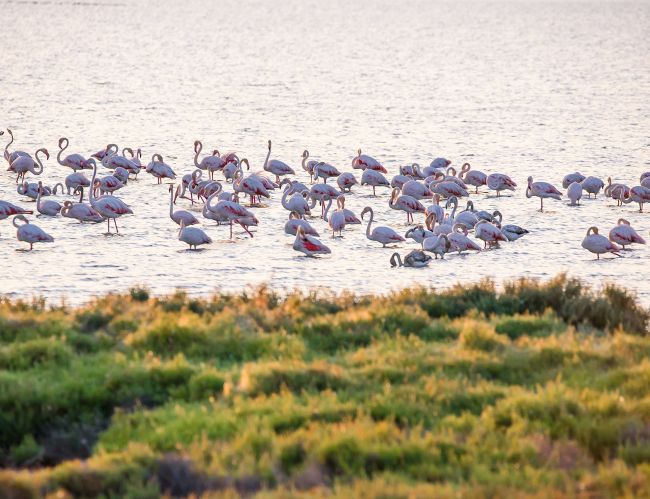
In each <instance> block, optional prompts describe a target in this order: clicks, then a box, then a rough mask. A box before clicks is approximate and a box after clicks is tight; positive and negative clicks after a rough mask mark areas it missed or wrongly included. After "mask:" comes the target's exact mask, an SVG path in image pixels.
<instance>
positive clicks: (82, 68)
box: [0, 0, 650, 303]
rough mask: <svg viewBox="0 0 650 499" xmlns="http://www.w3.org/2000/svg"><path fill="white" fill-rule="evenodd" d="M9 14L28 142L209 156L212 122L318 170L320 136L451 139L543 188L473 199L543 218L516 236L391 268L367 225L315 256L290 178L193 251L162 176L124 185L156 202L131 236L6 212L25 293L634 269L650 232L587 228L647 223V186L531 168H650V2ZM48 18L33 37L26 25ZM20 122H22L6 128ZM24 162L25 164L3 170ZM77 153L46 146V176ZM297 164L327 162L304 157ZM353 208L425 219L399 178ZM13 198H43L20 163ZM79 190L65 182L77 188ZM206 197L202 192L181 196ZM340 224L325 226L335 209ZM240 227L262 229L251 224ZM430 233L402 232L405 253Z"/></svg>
mask: <svg viewBox="0 0 650 499" xmlns="http://www.w3.org/2000/svg"><path fill="white" fill-rule="evenodd" d="M0 8H1V9H2V12H3V16H4V18H3V29H2V31H0V44H1V45H2V47H3V51H2V66H3V68H4V69H5V70H4V71H1V72H0V86H1V88H2V99H0V127H2V128H6V127H11V128H13V130H14V132H15V135H16V139H17V140H16V143H15V144H14V146H15V148H20V149H24V150H28V151H33V150H35V149H36V148H37V147H41V146H46V147H48V148H49V149H50V152H55V153H56V151H57V148H56V144H57V139H58V138H59V137H60V136H67V137H69V139H70V144H71V146H70V151H71V152H80V153H82V154H89V153H91V152H94V151H96V150H97V149H99V148H100V147H102V146H104V145H105V144H106V143H107V142H117V143H118V144H119V145H120V146H130V147H141V148H142V149H143V151H144V153H145V156H146V157H147V158H148V157H150V155H151V154H152V153H153V152H160V153H162V154H163V155H164V156H165V158H166V160H167V161H168V162H169V163H170V164H172V165H173V167H174V168H175V170H176V172H177V173H179V174H183V173H188V172H190V171H192V169H193V162H192V159H193V148H192V143H193V141H194V140H195V139H201V140H203V141H204V144H205V148H206V150H210V149H212V148H213V147H217V148H219V149H220V150H222V151H226V150H236V151H239V152H240V153H241V154H243V155H244V156H246V157H248V158H249V159H250V161H251V166H252V167H253V169H255V170H257V169H260V168H261V166H262V164H263V161H264V157H265V154H266V149H265V146H266V140H267V139H268V138H271V139H273V141H274V151H273V156H274V157H276V158H278V159H282V160H284V161H286V162H287V163H289V164H290V165H292V166H293V167H294V168H296V169H297V170H299V169H300V155H301V153H302V150H303V149H304V148H308V149H309V150H310V152H311V153H312V156H314V157H316V158H320V159H323V160H327V161H328V162H330V163H332V164H334V165H335V166H337V167H338V168H339V169H349V168H350V161H351V159H352V157H353V156H354V154H355V151H356V150H357V148H358V147H362V148H363V150H364V152H367V153H368V154H371V155H373V156H376V157H377V158H378V159H380V160H381V161H382V162H384V164H386V165H387V166H388V167H389V169H390V173H391V174H395V173H396V172H397V169H398V166H399V164H401V163H407V162H409V163H410V162H413V161H417V162H419V163H420V164H427V163H428V162H429V161H430V160H431V159H432V158H434V157H437V156H446V157H448V158H450V159H452V160H453V161H454V164H455V165H460V164H462V162H464V161H469V162H470V163H472V165H473V166H474V167H475V168H478V169H481V170H484V171H487V172H496V171H499V172H505V173H509V174H511V175H512V176H513V178H514V179H515V180H516V181H517V182H518V183H519V185H520V186H522V187H521V188H520V189H519V190H518V191H517V192H516V193H515V194H514V195H513V196H512V197H505V198H502V199H495V198H493V197H489V196H487V195H486V194H485V193H482V194H480V195H478V196H473V199H474V200H475V203H476V205H477V207H479V208H480V209H489V210H491V209H496V208H498V209H499V210H501V211H502V212H503V213H504V215H505V222H506V223H516V224H519V225H522V226H524V227H526V228H528V229H529V230H530V231H531V234H530V235H529V236H527V237H526V238H525V239H523V240H520V241H518V242H517V243H514V244H508V245H505V246H504V247H503V248H502V249H500V250H498V251H486V252H484V253H481V254H478V255H469V256H463V257H455V256H454V257H450V258H448V259H446V260H445V261H443V262H440V261H439V262H434V263H433V264H432V265H431V266H430V267H429V268H428V269H424V270H408V269H400V270H396V269H391V268H390V266H389V263H388V259H389V257H390V254H391V251H389V250H383V249H381V248H379V247H377V245H376V244H375V243H371V242H369V241H367V240H366V239H365V237H364V232H363V227H358V226H357V227H354V228H352V229H351V230H348V231H346V232H345V237H344V238H343V239H330V238H329V237H328V236H325V237H324V240H325V241H326V243H327V244H328V245H329V246H330V247H331V248H332V255H331V256H330V257H326V258H320V259H306V258H303V257H301V256H298V255H297V254H296V253H295V252H294V251H293V250H292V249H291V242H292V238H291V237H289V236H285V235H284V234H283V231H282V229H283V225H284V221H285V219H286V216H287V214H286V212H285V211H284V210H283V209H282V208H281V207H280V204H279V196H278V195H275V196H274V198H273V199H272V201H271V203H270V206H269V208H267V209H258V210H257V211H256V214H257V216H258V218H260V220H261V225H260V227H259V229H258V230H257V232H256V233H255V238H254V239H252V240H251V239H248V238H246V237H244V235H243V234H242V233H238V234H237V240H236V243H230V242H228V241H227V239H228V228H227V227H217V226H215V225H214V223H213V222H206V223H204V224H203V227H204V228H205V229H206V231H207V232H208V234H209V235H210V236H211V237H212V238H213V239H214V241H215V242H214V244H212V245H211V246H209V247H208V248H207V249H206V250H204V251H200V252H188V251H185V248H184V245H183V244H182V243H180V242H179V241H177V240H176V232H177V227H176V225H175V224H174V223H173V222H172V221H171V220H170V219H169V218H168V199H169V198H168V192H167V189H166V186H159V185H156V183H155V180H154V179H153V178H151V177H149V176H141V178H140V179H139V180H138V181H137V182H134V183H133V184H132V185H130V186H129V187H128V188H127V189H125V190H123V191H122V192H120V193H119V195H120V197H121V198H122V199H124V200H125V201H126V202H127V203H128V204H129V205H131V206H132V207H133V209H134V211H135V214H136V215H135V216H133V217H128V218H123V219H121V220H120V222H119V223H120V229H121V234H120V236H113V237H106V236H104V235H103V233H104V232H105V230H106V229H105V225H101V224H100V225H79V224H77V223H75V222H73V221H70V220H67V219H61V218H58V219H39V220H38V221H37V222H36V223H38V224H39V225H40V226H41V227H42V228H43V229H45V230H46V231H47V232H49V233H50V234H52V235H53V236H54V237H55V238H56V242H55V243H54V244H52V245H47V246H45V245H42V246H41V247H38V249H37V251H34V252H33V253H29V252H19V251H16V249H18V248H20V247H22V246H21V245H20V244H19V243H18V242H17V241H16V240H15V231H14V229H13V227H11V224H10V220H5V221H1V222H0V247H1V248H2V251H3V255H4V259H3V261H4V271H3V275H2V280H1V281H0V292H2V293H6V294H9V295H10V296H31V295H33V294H43V295H45V296H47V297H49V298H51V299H55V300H56V299H58V297H61V296H66V297H67V299H68V300H69V301H71V302H77V301H82V300H85V299H87V297H88V296H89V295H90V294H94V293H100V292H105V291H109V290H123V289H126V288H128V287H129V286H131V285H134V284H137V283H142V284H146V285H147V286H149V287H150V288H152V290H153V291H154V292H164V291H168V290H170V289H173V288H175V287H183V288H186V289H187V290H188V292H189V293H196V294H198V293H207V292H210V291H213V290H215V289H226V290H233V289H240V288H244V287H246V286H248V285H250V284H258V283H263V282H267V283H269V284H270V285H271V286H273V287H275V288H278V289H289V288H294V287H312V286H322V287H327V288H331V289H334V290H342V289H353V290H357V291H360V292H377V291H380V292H383V291H386V290H388V289H390V288H396V287H401V286H408V285H412V284H414V283H417V284H424V285H430V286H434V287H445V286H448V285H450V284H452V283H454V282H456V281H473V280H477V279H480V278H483V277H493V278H495V279H497V280H501V279H503V278H513V277H517V276H521V275H525V276H535V277H542V278H544V277H548V276H551V275H554V274H555V273H557V272H558V271H560V270H566V271H569V272H570V273H571V274H574V275H577V276H581V277H583V278H585V279H587V280H588V281H589V282H591V283H594V284H596V285H600V284H601V283H603V282H604V281H607V280H610V281H614V282H617V283H619V284H623V285H626V286H629V287H632V288H634V289H635V290H637V291H638V293H639V294H640V296H641V297H642V299H643V300H644V302H645V303H650V283H648V281H647V279H645V278H643V277H642V275H643V274H644V271H645V268H646V267H647V262H648V256H649V251H650V250H649V249H647V248H641V249H637V250H634V251H629V252H626V254H625V257H624V258H620V259H610V258H607V259H605V260H603V261H600V262H596V261H594V260H593V258H592V256H591V255H590V254H588V253H586V252H585V251H584V250H582V248H581V247H580V242H581V241H582V238H583V237H584V234H585V232H586V229H587V228H588V227H589V226H591V225H598V226H599V227H601V230H603V231H608V230H609V228H610V227H611V226H613V225H614V224H615V222H616V220H617V219H618V218H619V217H620V216H621V215H624V216H625V218H627V219H629V220H630V222H631V223H632V225H633V226H635V227H636V228H637V229H638V230H639V231H640V232H641V230H643V232H644V233H645V234H646V235H647V232H648V229H650V214H639V213H636V212H635V208H634V207H633V205H628V206H625V207H624V208H616V207H615V206H613V203H612V202H611V201H609V200H608V201H605V200H604V199H602V198H599V199H598V200H596V201H593V200H591V201H589V200H585V201H584V203H583V206H581V207H579V208H569V207H567V206H566V201H565V202H563V203H560V202H553V201H548V202H547V203H546V205H547V206H548V212H547V213H544V214H540V213H538V212H537V209H538V202H537V200H527V199H526V198H525V196H524V188H523V186H524V185H525V181H526V178H527V176H528V175H534V176H535V178H536V179H540V180H547V181H551V182H553V183H555V184H556V185H559V184H560V181H561V179H562V177H563V176H564V175H565V174H566V173H569V172H572V171H575V170H579V171H581V172H582V173H583V174H586V175H589V174H593V175H598V176H601V177H606V176H607V175H612V176H613V177H614V178H615V179H616V180H618V181H623V182H626V183H629V184H630V185H635V184H636V183H638V177H639V175H640V173H641V172H642V171H646V170H650V164H649V162H648V158H649V157H650V154H649V152H650V138H648V130H649V129H650V118H649V116H650V109H649V106H648V102H650V73H649V72H648V70H647V68H648V59H647V54H648V53H650V41H649V39H648V37H647V36H646V35H647V33H646V27H647V26H648V25H649V21H650V4H648V3H647V2H638V3H634V2H631V3H630V2H627V3H619V2H589V3H572V2H544V1H539V2H537V1H509V2H487V1H481V2H454V3H451V2H440V3H437V2H436V3H434V2H418V1H414V2H388V1H379V0H377V1H363V0H360V1H356V2H348V1H342V0H341V1H336V2H303V1H297V0H292V1H282V2H280V1H272V2H269V1H267V2H263V1H261V0H257V1H224V2H214V3H213V2H207V1H203V2H201V1H197V0H188V1H184V2H170V1H167V2H137V3H136V2H128V3H125V4H124V5H122V4H116V3H114V2H106V3H103V2H88V3H79V2H40V3H39V2H26V3H21V2H5V3H4V4H0ZM26 34H29V36H25V35H26ZM4 138H6V136H5V137H3V139H4ZM2 170H4V167H3V168H2ZM68 173H69V170H68V169H66V168H64V167H62V166H59V165H57V164H56V162H55V161H53V160H50V161H49V162H47V163H46V169H45V173H44V175H43V176H42V178H43V180H44V181H45V182H46V183H47V184H54V183H55V182H57V181H61V180H63V179H64V178H65V176H66V175H67V174H68ZM298 176H299V177H300V179H301V180H302V181H308V177H307V176H306V175H305V174H304V172H302V171H300V172H299V174H298ZM354 191H355V192H354V194H353V195H351V196H348V203H347V204H348V206H347V207H348V208H350V209H352V210H354V211H355V212H356V213H357V214H358V213H359V212H360V211H361V209H362V208H363V207H364V206H366V205H370V206H372V207H373V208H374V209H375V213H376V218H377V219H378V221H379V222H380V223H381V224H387V225H391V226H393V227H394V228H396V229H399V230H400V232H405V231H406V224H405V217H404V216H403V214H402V213H398V212H395V211H393V210H390V209H388V206H387V200H388V196H389V192H388V191H387V190H381V189H378V192H379V193H380V195H379V197H378V198H372V197H370V194H371V190H370V189H368V188H362V189H361V188H355V189H354ZM0 199H5V200H9V201H12V202H18V201H19V202H20V203H21V204H23V205H26V204H28V203H26V202H23V201H24V200H23V199H21V197H20V196H19V195H18V194H16V193H15V183H14V179H13V177H11V176H9V174H8V173H7V172H4V171H2V172H0ZM61 199H63V198H61ZM179 207H183V208H189V203H188V204H187V206H183V205H181V206H179ZM314 223H315V224H316V226H317V228H318V229H319V230H321V232H322V233H324V232H325V225H324V223H323V222H322V221H315V222H314ZM240 232H241V231H240ZM414 246H415V244H414V243H408V244H403V245H402V247H401V251H402V252H403V253H405V252H406V251H407V250H408V249H410V248H411V247H414Z"/></svg>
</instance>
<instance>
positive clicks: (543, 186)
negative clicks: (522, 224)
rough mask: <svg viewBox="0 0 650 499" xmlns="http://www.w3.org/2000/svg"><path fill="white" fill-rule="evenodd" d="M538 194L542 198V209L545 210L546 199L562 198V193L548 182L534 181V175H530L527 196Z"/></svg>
mask: <svg viewBox="0 0 650 499" xmlns="http://www.w3.org/2000/svg"><path fill="white" fill-rule="evenodd" d="M533 196H536V197H538V198H539V200H540V203H541V204H540V210H539V211H541V212H544V199H545V198H551V199H557V200H560V199H562V193H561V192H560V191H558V190H557V189H556V188H555V187H554V186H553V185H551V184H549V183H548V182H533V177H528V187H527V188H526V197H527V198H530V197H533Z"/></svg>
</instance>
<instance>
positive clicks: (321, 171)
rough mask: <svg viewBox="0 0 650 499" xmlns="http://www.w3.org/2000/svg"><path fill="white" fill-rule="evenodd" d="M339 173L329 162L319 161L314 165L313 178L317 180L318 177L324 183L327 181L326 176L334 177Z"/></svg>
mask: <svg viewBox="0 0 650 499" xmlns="http://www.w3.org/2000/svg"><path fill="white" fill-rule="evenodd" d="M340 174H341V172H339V171H338V170H337V169H336V168H335V167H334V166H332V165H330V164H329V163H324V162H322V161H321V162H320V163H317V164H316V166H314V179H315V180H316V182H318V178H319V177H320V178H322V179H323V182H324V183H327V179H328V178H335V177H338V176H339V175H340Z"/></svg>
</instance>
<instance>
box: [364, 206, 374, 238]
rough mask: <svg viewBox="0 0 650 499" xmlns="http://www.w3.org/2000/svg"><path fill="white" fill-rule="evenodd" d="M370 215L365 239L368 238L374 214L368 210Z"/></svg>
mask: <svg viewBox="0 0 650 499" xmlns="http://www.w3.org/2000/svg"><path fill="white" fill-rule="evenodd" d="M368 212H369V213H370V218H369V219H368V226H367V227H366V237H367V238H370V226H371V225H372V220H373V218H374V215H375V214H374V212H373V211H372V210H368Z"/></svg>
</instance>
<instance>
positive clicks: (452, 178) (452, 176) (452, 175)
mask: <svg viewBox="0 0 650 499" xmlns="http://www.w3.org/2000/svg"><path fill="white" fill-rule="evenodd" d="M436 175H440V173H437V174H436ZM443 180H445V181H447V182H453V183H455V184H456V185H457V186H458V187H460V188H461V189H465V190H467V186H466V185H465V182H463V181H462V179H460V178H458V177H457V176H456V168H454V167H453V166H450V167H448V168H447V174H446V175H445V178H444V179H443ZM468 196H469V194H468Z"/></svg>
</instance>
